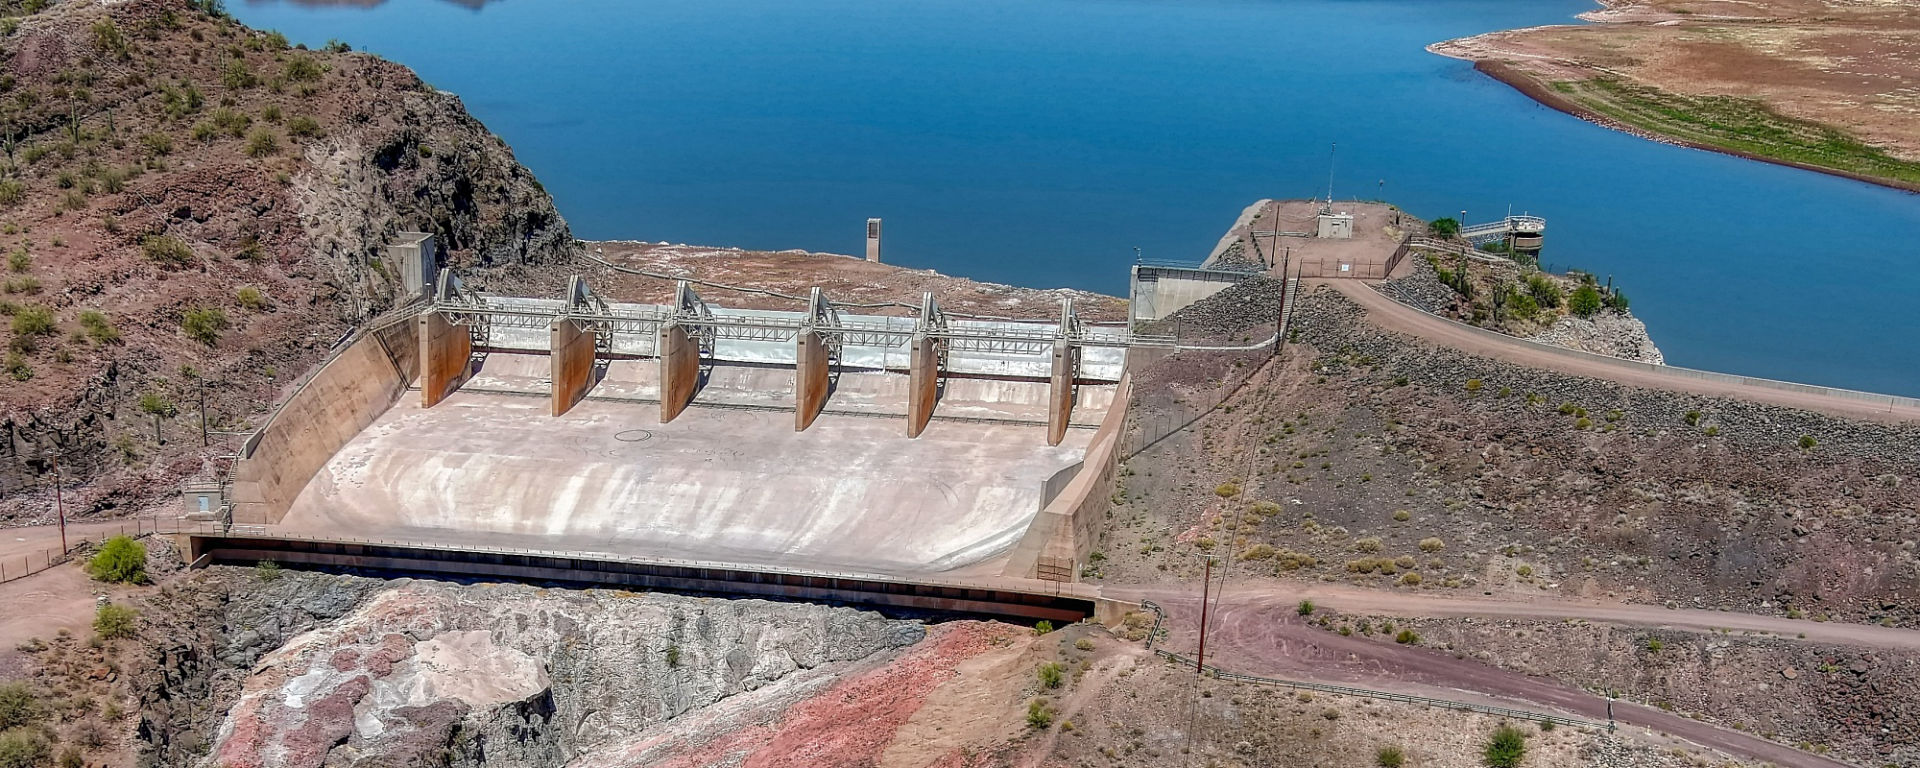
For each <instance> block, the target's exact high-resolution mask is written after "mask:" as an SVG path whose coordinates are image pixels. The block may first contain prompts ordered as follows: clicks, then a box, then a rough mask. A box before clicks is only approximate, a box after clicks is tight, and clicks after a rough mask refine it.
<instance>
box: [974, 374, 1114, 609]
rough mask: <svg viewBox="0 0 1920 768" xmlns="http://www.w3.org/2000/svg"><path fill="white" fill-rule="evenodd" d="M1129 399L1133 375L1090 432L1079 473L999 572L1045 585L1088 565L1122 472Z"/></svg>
mask: <svg viewBox="0 0 1920 768" xmlns="http://www.w3.org/2000/svg"><path fill="white" fill-rule="evenodd" d="M1132 397H1133V380H1132V376H1130V375H1123V376H1121V377H1120V383H1119V385H1117V386H1116V387H1115V388H1114V393H1113V406H1112V407H1110V408H1108V409H1107V415H1106V418H1104V419H1102V420H1101V421H1100V429H1099V430H1098V431H1096V432H1094V434H1093V442H1092V443H1091V444H1089V445H1088V446H1087V454H1086V457H1085V458H1084V459H1082V460H1081V463H1080V465H1079V467H1078V471H1077V472H1075V473H1074V474H1073V476H1072V479H1071V480H1069V481H1068V482H1067V484H1066V487H1065V488H1063V489H1061V490H1060V492H1059V493H1058V494H1057V495H1055V496H1053V498H1052V500H1051V501H1049V502H1047V505H1046V507H1045V508H1044V509H1041V510H1040V514H1039V515H1038V516H1037V517H1035V518H1034V519H1033V524H1032V525H1030V526H1028V527H1027V534H1026V535H1025V536H1023V537H1021V538H1020V543H1019V544H1016V545H1014V550H1013V553H1012V554H1011V555H1010V556H1009V557H1008V558H1007V566H1006V568H1005V569H1004V570H1002V571H1001V572H1000V573H1001V575H1002V576H1013V577H1020V578H1030V579H1045V580H1048V581H1074V580H1076V579H1078V578H1079V573H1080V564H1081V563H1084V562H1086V560H1087V555H1088V554H1089V553H1091V552H1092V551H1093V544H1094V542H1095V541H1097V540H1098V539H1099V537H1100V525H1101V523H1103V522H1105V521H1106V516H1107V505H1108V504H1109V503H1110V502H1111V498H1110V497H1111V496H1112V495H1113V481H1114V476H1115V474H1116V473H1117V472H1118V471H1119V467H1120V447H1121V445H1120V444H1121V437H1122V436H1123V433H1124V432H1125V431H1126V423H1127V406H1128V403H1129V402H1130V401H1131V400H1132ZM1055 477H1056V478H1057V477H1060V475H1055Z"/></svg>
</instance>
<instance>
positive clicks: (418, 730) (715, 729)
mask: <svg viewBox="0 0 1920 768" xmlns="http://www.w3.org/2000/svg"><path fill="white" fill-rule="evenodd" d="M267 573H269V574H273V575H272V576H271V577H270V578H268V579H267V580H262V579H261V578H259V577H258V576H256V575H254V574H251V573H249V572H247V571H246V570H245V569H230V568H227V569H215V570H214V571H213V572H210V573H208V574H205V575H201V576H196V577H195V578H194V579H192V580H191V581H190V582H189V583H187V584H183V585H181V586H180V587H179V588H176V589H172V590H170V591H169V593H168V594H167V595H166V596H164V597H162V598H159V599H158V601H157V603H156V606H157V607H158V608H159V609H160V610H158V611H154V612H153V613H154V614H164V617H163V618H160V619H158V620H156V623H155V624H153V625H151V626H150V627H149V629H148V637H149V638H152V639H154V640H156V643H155V645H154V651H153V652H152V653H151V654H150V656H149V657H148V658H147V659H146V660H145V661H144V663H142V664H141V665H140V669H141V671H140V672H139V677H138V679H139V680H140V681H141V686H140V688H141V693H142V695H143V696H144V700H143V701H142V705H141V708H140V711H141V713H142V715H143V721H142V724H141V728H140V733H141V736H142V738H143V739H144V740H145V742H146V744H147V747H146V757H147V761H148V762H149V763H150V764H153V765H181V766H185V765H201V766H223V767H225V768H244V767H246V766H289V767H291V766H323V765H326V766H332V765H363V764H377V765H455V766H477V765H521V766H559V765H564V764H568V763H569V762H570V761H572V760H573V759H574V758H575V757H576V756H578V755H580V754H581V753H583V752H586V751H588V750H591V749H596V748H597V749H601V750H602V751H603V753H605V754H603V755H602V758H597V759H607V760H611V759H615V758H614V757H613V755H614V754H619V753H626V752H634V753H637V754H653V755H656V756H660V755H671V754H673V753H674V752H675V750H676V748H684V747H685V746H686V745H685V744H684V743H675V742H674V741H673V740H669V741H667V742H664V743H659V744H652V743H639V742H638V741H636V740H635V736H636V735H638V734H645V733H647V732H648V730H649V729H651V728H656V727H658V726H661V725H663V724H665V723H668V722H669V721H673V720H675V719H676V718H680V717H681V716H683V715H687V714H689V713H699V715H700V717H698V718H696V720H697V721H698V722H696V723H695V725H694V726H693V727H694V729H695V730H696V731H699V732H702V733H705V734H707V735H709V736H710V735H713V734H716V733H727V732H730V731H732V730H733V729H734V728H736V727H738V726H739V723H734V722H731V721H726V720H724V719H723V720H722V721H721V722H720V724H719V725H718V726H716V724H715V723H714V722H708V721H710V720H714V719H715V717H716V714H715V713H714V711H713V710H711V709H710V707H711V705H714V704H715V703H717V702H720V701H721V700H723V699H729V698H732V697H741V698H742V699H743V700H744V701H745V704H744V705H742V706H735V707H734V708H733V709H732V710H730V711H731V712H733V713H734V714H738V713H739V711H740V710H742V709H751V708H752V707H753V706H755V705H768V704H770V703H771V704H778V705H781V706H777V707H775V708H776V709H779V708H782V707H783V706H784V704H786V703H789V702H790V700H791V699H793V698H795V697H796V696H798V695H800V694H801V693H802V692H811V691H812V690H813V689H816V688H819V687H821V686H823V685H827V684H830V683H832V682H834V679H835V677H836V676H837V675H840V674H842V673H844V672H846V671H848V670H849V669H851V668H852V667H853V665H854V664H855V663H856V662H859V661H860V660H863V659H868V658H869V657H875V656H877V655H879V654H882V653H883V652H886V651H890V650H892V649H895V648H901V647H905V646H909V645H913V644H915V643H917V642H919V641H920V640H921V638H922V637H923V636H925V633H926V630H925V629H924V628H923V627H922V626H921V625H920V624H918V623H917V622H910V621H895V620H889V619H884V618H882V617H880V616H878V615H877V614H872V613H867V612H861V611H855V610H852V609H846V608H831V607H826V606H818V605H807V604H798V603H769V602H765V601H758V600H714V599H703V598H687V597H676V596H668V595H659V594H637V593H631V592H613V591H601V590H586V591H574V590H549V589H540V588H537V587H529V586H519V585H496V584H481V585H456V584H446V583H440V582H413V581H406V580H401V581H396V582H381V581H375V580H371V579H360V578H354V577H346V576H329V575H324V574H311V573H285V574H279V573H277V572H273V571H268V572H267ZM283 643H284V644H283ZM229 704H230V706H229ZM683 736H684V734H683ZM641 741H644V740H641ZM603 764H604V763H603Z"/></svg>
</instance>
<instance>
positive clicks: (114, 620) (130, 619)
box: [93, 603, 140, 640]
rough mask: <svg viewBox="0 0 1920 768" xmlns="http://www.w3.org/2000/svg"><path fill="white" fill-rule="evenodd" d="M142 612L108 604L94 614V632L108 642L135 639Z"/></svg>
mask: <svg viewBox="0 0 1920 768" xmlns="http://www.w3.org/2000/svg"><path fill="white" fill-rule="evenodd" d="M139 618H140V612H139V611H136V610H134V609H132V608H128V607H127V606H124V605H115V604H113V603H107V604H106V605H102V606H100V610H98V611H95V612H94V614H93V631H95V632H98V633H99V634H100V636H101V637H104V638H106V639H108V640H119V639H121V638H127V637H133V631H134V629H135V628H136V627H137V626H138V623H137V622H138V620H139Z"/></svg>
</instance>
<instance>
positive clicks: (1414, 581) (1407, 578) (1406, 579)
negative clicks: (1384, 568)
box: [1400, 571, 1420, 587]
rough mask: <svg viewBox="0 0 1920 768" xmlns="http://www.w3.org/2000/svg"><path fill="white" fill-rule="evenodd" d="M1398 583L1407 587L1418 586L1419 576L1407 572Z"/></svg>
mask: <svg viewBox="0 0 1920 768" xmlns="http://www.w3.org/2000/svg"><path fill="white" fill-rule="evenodd" d="M1400 583H1401V584H1405V585H1407V586H1409V587H1417V586H1420V574H1417V573H1413V572H1411V571H1409V572H1407V574H1406V575H1404V576H1401V577H1400Z"/></svg>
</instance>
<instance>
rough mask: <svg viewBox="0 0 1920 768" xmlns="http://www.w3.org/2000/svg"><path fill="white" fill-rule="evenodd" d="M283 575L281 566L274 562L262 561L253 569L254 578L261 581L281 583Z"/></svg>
mask: <svg viewBox="0 0 1920 768" xmlns="http://www.w3.org/2000/svg"><path fill="white" fill-rule="evenodd" d="M282 573H283V571H282V569H281V568H280V564H279V563H276V562H274V561H272V560H262V561H260V564H259V565H256V566H254V567H253V576H254V578H256V579H259V580H261V581H279V580H280V576H281V574H282Z"/></svg>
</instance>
